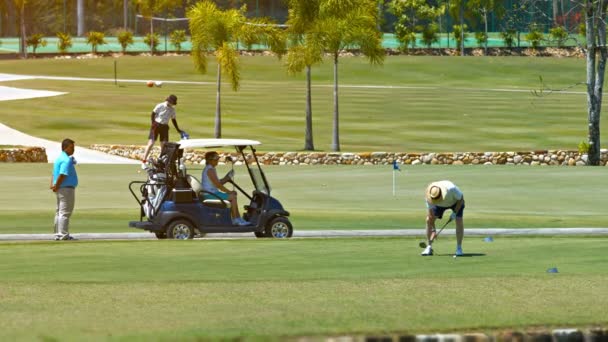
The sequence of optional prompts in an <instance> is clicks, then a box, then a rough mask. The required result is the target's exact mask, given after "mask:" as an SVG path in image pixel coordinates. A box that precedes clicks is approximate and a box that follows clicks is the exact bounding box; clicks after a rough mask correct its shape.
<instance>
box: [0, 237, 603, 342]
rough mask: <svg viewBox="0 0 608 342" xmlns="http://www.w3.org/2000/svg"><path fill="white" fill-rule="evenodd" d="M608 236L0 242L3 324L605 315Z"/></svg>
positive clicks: (378, 323) (202, 328)
mask: <svg viewBox="0 0 608 342" xmlns="http://www.w3.org/2000/svg"><path fill="white" fill-rule="evenodd" d="M605 240H606V238H605V237H593V238H585V237H563V238H560V237H557V238H555V237H553V238H544V237H542V238H541V237H538V238H515V237H507V238H501V239H497V240H495V241H494V242H493V243H485V242H483V241H481V240H476V241H469V242H468V243H467V249H466V250H465V252H468V253H469V256H468V257H462V258H456V259H454V258H452V257H451V255H450V252H452V249H453V243H454V240H453V239H445V240H443V241H441V246H437V255H436V256H434V257H421V256H419V254H418V253H419V251H420V249H419V248H418V246H417V240H416V239H412V238H367V239H299V240H289V241H276V240H275V241H271V240H222V241H217V240H216V241H193V242H187V241H186V242H184V241H166V240H165V241H160V242H152V241H137V242H130V241H121V242H75V243H59V244H58V243H55V242H38V243H13V244H5V245H4V246H3V248H2V249H0V258H2V260H3V262H2V264H0V274H2V277H1V278H0V294H2V295H1V296H0V305H1V306H2V309H3V310H0V320H2V321H3V322H5V324H4V325H3V329H2V331H1V332H0V336H2V337H3V339H7V340H14V339H28V340H31V339H34V338H44V339H48V340H51V339H53V340H66V339H73V340H89V339H108V338H109V337H110V336H111V338H112V339H140V340H148V339H154V340H188V339H190V340H194V339H196V337H200V338H201V339H203V340H204V339H212V338H231V337H236V336H258V337H260V338H261V337H262V336H268V337H277V336H299V335H319V334H321V335H334V334H361V333H367V334H373V333H377V332H404V333H406V332H407V333H428V332H438V331H440V332H446V331H447V332H450V331H462V330H469V329H475V330H477V329H482V330H488V329H489V330H491V329H500V328H513V327H518V328H519V327H526V326H530V325H534V326H543V325H548V326H555V325H564V324H567V326H568V327H572V326H583V327H584V326H588V325H595V324H599V325H602V324H606V323H608V321H607V320H606V317H605V314H604V312H605V308H606V307H607V306H608V297H607V296H605V295H604V294H605V293H606V292H607V291H608V265H607V264H606V263H605V262H604V259H603V258H602V256H603V255H604V254H605V253H604V247H605V244H606V241H605ZM549 268H557V269H558V273H547V270H548V269H549ZM429 287H430V288H431V289H432V290H433V291H432V295H429ZM62 291H67V292H69V294H70V300H66V298H65V296H58V295H57V293H61V292H62ZM185 317H187V319H185ZM261 339H262V338H261Z"/></svg>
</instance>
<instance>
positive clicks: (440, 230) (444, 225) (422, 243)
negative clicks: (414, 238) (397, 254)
mask: <svg viewBox="0 0 608 342" xmlns="http://www.w3.org/2000/svg"><path fill="white" fill-rule="evenodd" d="M450 222H452V218H451V217H450V219H449V220H448V222H446V223H444V224H443V227H441V229H439V232H438V233H437V234H435V236H434V237H433V240H431V243H433V241H435V239H436V238H437V237H438V236H439V234H441V232H442V231H443V228H445V227H446V226H447V225H448V223H450ZM418 246H420V248H426V246H427V245H426V242H424V241H421V242H420V243H419V244H418Z"/></svg>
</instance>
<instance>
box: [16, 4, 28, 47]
mask: <svg viewBox="0 0 608 342" xmlns="http://www.w3.org/2000/svg"><path fill="white" fill-rule="evenodd" d="M14 3H15V7H16V8H17V9H18V11H19V27H20V28H21V29H20V30H19V31H20V32H19V52H21V53H22V54H23V58H27V43H26V42H27V38H26V37H27V36H26V33H25V0H14Z"/></svg>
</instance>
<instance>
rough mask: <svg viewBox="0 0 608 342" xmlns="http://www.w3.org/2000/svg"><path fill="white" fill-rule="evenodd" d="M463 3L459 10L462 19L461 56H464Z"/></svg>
mask: <svg viewBox="0 0 608 342" xmlns="http://www.w3.org/2000/svg"><path fill="white" fill-rule="evenodd" d="M462 6H463V5H462V2H460V6H459V8H458V10H459V11H460V12H459V17H460V55H461V56H464V10H463V8H462Z"/></svg>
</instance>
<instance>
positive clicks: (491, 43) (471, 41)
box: [0, 32, 581, 54]
mask: <svg viewBox="0 0 608 342" xmlns="http://www.w3.org/2000/svg"><path fill="white" fill-rule="evenodd" d="M520 37H521V39H520V42H519V45H517V43H516V46H520V47H528V46H530V44H529V42H527V41H525V39H524V37H525V33H521V34H520ZM577 39H578V41H579V42H580V40H581V37H577V36H574V35H572V36H571V39H569V40H568V42H567V44H566V45H575V44H576V41H577ZM46 40H47V45H46V46H44V47H42V46H40V47H38V49H36V53H42V54H43V53H58V52H59V50H58V49H57V41H58V39H57V38H56V37H48V38H46ZM0 42H1V44H0V52H4V53H17V52H18V51H19V39H17V38H3V39H0ZM106 42H107V44H104V45H99V46H98V47H97V51H98V52H120V51H121V50H122V49H121V47H120V44H119V43H118V40H117V39H116V38H115V37H106ZM382 45H383V46H384V47H385V48H388V49H397V48H399V41H398V40H397V39H396V38H395V35H394V34H391V33H386V34H384V36H383V43H382ZM554 45H555V44H553V43H551V42H550V41H549V40H545V41H543V42H542V43H541V46H554ZM181 46H182V51H190V49H191V48H192V45H191V44H190V42H189V41H188V42H184V43H182V44H181ZM478 46H479V44H478V43H477V42H476V41H475V38H474V37H473V34H472V33H471V34H470V36H469V38H468V39H467V40H466V41H465V47H467V48H472V47H478ZM504 46H505V44H504V41H503V40H502V39H501V38H500V35H499V34H498V33H496V32H491V33H489V38H488V47H504ZM239 48H240V49H245V47H244V46H242V45H240V46H239ZM252 48H253V49H254V50H261V49H265V48H266V47H265V46H261V45H254V46H253V47H252ZM415 48H426V45H425V44H424V43H423V42H422V40H420V39H418V40H417V42H416V46H415ZM431 48H457V46H456V40H455V39H454V35H453V34H450V36H449V39H448V36H447V34H446V33H442V34H441V35H440V38H439V41H438V42H437V43H434V44H432V45H431ZM175 50H176V49H175V46H174V45H173V44H171V41H170V40H169V39H168V38H167V39H166V40H165V37H164V36H161V37H160V44H159V45H158V46H157V51H158V52H165V51H167V52H173V51H175ZM147 51H150V47H149V46H148V45H146V44H145V43H144V41H143V37H134V44H132V45H130V46H129V47H128V48H127V52H147ZM32 52H33V49H32V47H29V48H28V53H32ZM68 52H71V53H86V52H91V46H90V45H89V44H87V42H86V38H72V47H71V48H69V49H68Z"/></svg>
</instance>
